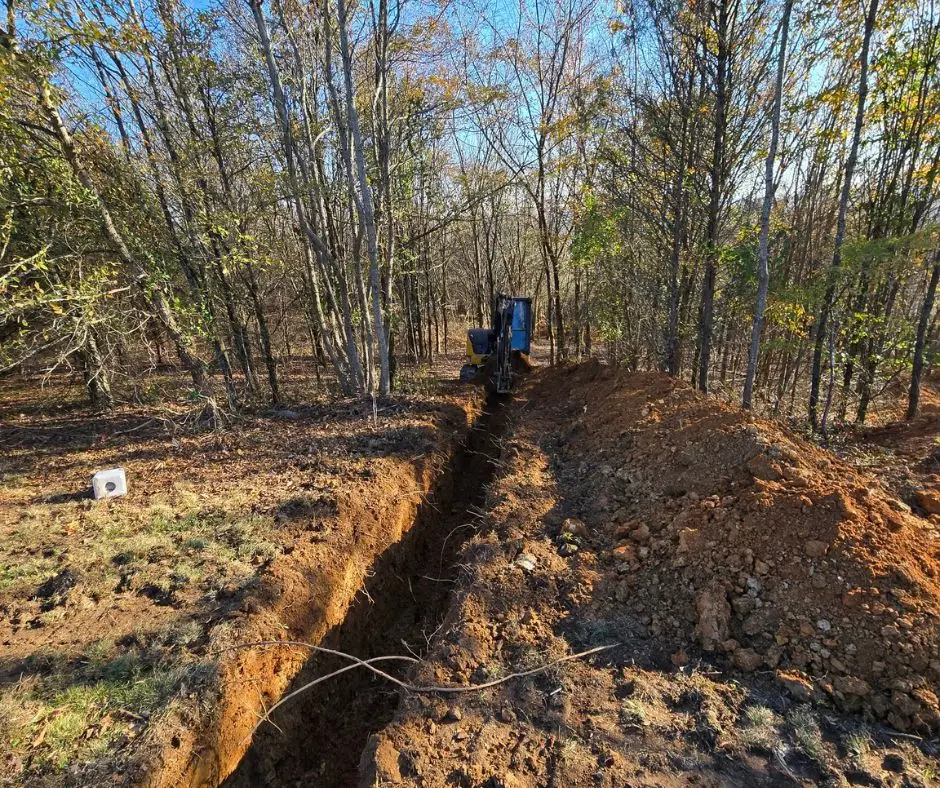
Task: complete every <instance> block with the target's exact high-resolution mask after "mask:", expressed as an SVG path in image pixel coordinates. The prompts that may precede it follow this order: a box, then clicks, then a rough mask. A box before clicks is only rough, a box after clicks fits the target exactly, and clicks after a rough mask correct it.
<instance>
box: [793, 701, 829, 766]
mask: <svg viewBox="0 0 940 788" xmlns="http://www.w3.org/2000/svg"><path fill="white" fill-rule="evenodd" d="M787 724H788V725H789V726H790V730H791V732H792V734H793V739H794V741H795V742H796V744H797V745H798V746H799V748H800V749H801V750H802V751H803V753H805V754H806V755H807V756H808V757H809V758H810V759H812V760H813V761H815V762H816V764H817V765H818V766H820V767H821V768H823V769H826V768H828V759H827V758H826V750H825V745H824V744H823V737H822V731H821V730H820V729H819V722H818V721H817V720H816V715H815V714H814V713H813V710H812V709H811V708H810V707H809V706H799V707H798V708H796V709H794V710H793V711H792V712H790V714H789V716H788V717H787Z"/></svg>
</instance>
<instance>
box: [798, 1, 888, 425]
mask: <svg viewBox="0 0 940 788" xmlns="http://www.w3.org/2000/svg"><path fill="white" fill-rule="evenodd" d="M877 14H878V0H871V2H870V4H869V6H868V12H867V13H866V14H865V34H864V38H863V39H862V52H861V55H860V62H859V77H858V103H857V105H856V108H855V126H854V128H853V130H852V144H851V147H850V148H849V157H848V160H847V161H846V164H845V174H844V176H843V180H842V192H841V194H840V195H839V214H838V218H837V220H836V237H835V248H834V250H833V253H832V264H831V265H830V266H829V273H828V276H827V279H828V282H827V285H826V293H825V295H824V296H823V303H822V307H821V308H820V310H819V317H818V318H817V320H816V335H815V342H814V345H813V365H812V373H811V376H812V377H811V380H810V393H809V422H810V425H811V426H812V428H813V429H816V426H817V421H818V406H819V386H820V380H821V376H822V356H823V344H824V342H825V340H826V327H827V323H828V322H829V316H830V313H831V312H832V306H833V303H834V301H835V294H836V287H837V285H838V278H839V273H840V270H841V268H842V241H843V240H844V238H845V222H846V213H847V212H848V205H849V194H850V192H851V189H852V175H853V173H854V172H855V164H856V162H857V161H858V148H859V144H860V143H861V138H862V126H863V124H864V122H865V99H866V97H867V95H868V50H869V48H870V46H871V37H872V34H873V33H874V30H875V19H876V16H877Z"/></svg>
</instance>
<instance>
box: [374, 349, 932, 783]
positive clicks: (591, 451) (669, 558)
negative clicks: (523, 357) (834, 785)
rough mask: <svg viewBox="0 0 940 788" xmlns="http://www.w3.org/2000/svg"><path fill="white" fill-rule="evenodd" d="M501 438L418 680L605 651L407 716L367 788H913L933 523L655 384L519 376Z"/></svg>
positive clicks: (921, 723) (927, 749)
mask: <svg viewBox="0 0 940 788" xmlns="http://www.w3.org/2000/svg"><path fill="white" fill-rule="evenodd" d="M510 434H511V436H512V438H511V440H510V441H508V442H507V443H506V444H504V446H503V452H502V454H501V456H500V461H501V469H502V472H501V474H500V476H499V478H498V479H497V480H496V481H495V482H494V486H493V489H492V492H491V496H490V500H489V502H488V503H489V516H490V518H491V519H490V520H489V525H490V528H489V529H483V530H481V532H480V534H479V535H477V536H476V537H474V539H473V540H472V541H471V542H470V543H469V544H468V546H467V548H466V550H465V552H464V555H463V556H462V559H461V560H462V563H463V564H465V565H467V566H469V567H470V569H469V572H468V574H467V575H466V576H465V577H463V578H462V579H461V583H460V585H459V587H458V590H457V592H456V594H455V596H454V597H453V598H452V599H453V602H452V607H451V610H450V613H449V615H448V618H447V623H446V626H445V628H444V630H443V631H444V632H445V633H446V634H445V635H444V636H443V637H442V638H441V640H440V641H439V642H438V643H437V644H436V645H435V646H434V648H433V649H432V652H431V655H430V658H429V660H428V661H427V662H426V663H424V664H423V665H421V666H420V667H419V668H418V669H417V670H416V671H415V676H414V678H415V679H416V681H417V682H418V683H422V684H435V685H463V686H467V685H470V684H478V683H480V682H482V681H485V680H487V679H492V678H498V677H500V676H506V675H507V674H510V673H516V672H519V671H522V670H526V669H530V668H532V667H535V666H538V665H540V664H544V663H545V662H546V661H548V660H550V659H553V658H557V657H562V656H564V655H567V654H571V653H573V652H576V651H579V650H583V649H586V648H589V647H592V646H596V645H602V644H619V645H618V646H617V647H616V648H614V649H611V650H610V651H608V652H604V653H603V654H601V655H597V656H595V657H592V658H590V659H589V660H578V661H568V662H564V663H562V664H560V665H556V666H555V667H554V668H552V669H551V670H549V671H547V672H544V673H540V674H537V675H536V676H532V677H528V678H525V679H512V680H510V681H507V682H505V683H503V684H500V685H498V686H497V687H496V688H494V689H489V690H486V691H485V692H473V693H467V694H464V695H461V696H457V699H456V700H454V696H441V697H436V696H433V695H425V696H418V697H406V698H405V700H404V702H403V704H402V707H401V709H400V710H399V713H398V715H397V716H396V719H395V721H394V722H393V723H392V725H391V726H389V727H388V728H386V729H385V730H384V731H383V732H382V733H380V734H379V735H378V736H376V737H374V738H373V740H372V742H371V746H370V750H369V752H368V754H367V758H366V759H365V760H364V762H363V769H362V772H361V775H360V777H361V780H362V782H363V783H364V784H388V783H393V784H413V785H435V786H436V785H468V786H469V785H473V786H477V785H492V786H497V785H507V786H508V785H566V786H567V785H625V784H634V785H637V784H640V785H653V784H657V785H672V784H687V783H688V782H690V781H696V782H699V783H703V784H727V783H729V782H731V783H735V784H793V783H803V784H818V783H821V782H839V781H848V782H851V783H855V784H899V785H900V784H905V785H922V784H929V783H930V782H932V780H933V779H934V777H935V775H936V773H937V765H938V762H937V760H936V756H937V751H936V743H935V742H934V743H933V744H931V741H933V739H932V738H931V737H933V736H935V732H936V731H937V728H938V723H940V707H938V703H937V694H936V693H937V691H938V685H940V654H938V647H940V550H938V541H937V534H936V531H935V530H934V529H933V526H932V523H931V522H930V521H929V520H925V519H923V518H919V517H915V516H912V515H911V514H910V513H909V511H908V510H907V507H906V506H904V505H903V504H901V503H900V502H899V501H897V500H896V499H895V498H893V497H892V496H891V495H890V494H889V493H887V492H886V491H885V490H884V489H883V488H882V487H881V486H880V485H878V484H877V483H876V482H875V481H874V480H873V479H872V478H871V477H868V476H865V475H864V474H859V473H857V472H856V471H855V470H853V469H852V468H851V467H849V466H848V465H846V464H845V463H843V462H841V461H839V460H837V459H835V458H834V457H833V456H832V455H831V454H830V453H828V452H826V451H823V450H820V449H817V448H815V447H813V446H811V445H809V444H807V443H806V442H804V441H802V440H801V439H800V438H799V437H797V436H796V435H794V434H792V433H790V432H788V431H787V430H784V429H782V428H781V427H780V426H779V425H777V424H775V423H770V422H764V421H760V420H757V419H753V418H751V417H749V416H747V415H744V414H742V413H741V412H740V411H737V410H734V409H731V408H727V407H724V406H722V405H720V404H719V403H716V402H715V401H714V400H710V399H708V398H705V397H702V396H700V395H698V394H697V393H695V392H693V391H692V390H690V389H689V388H688V387H687V386H685V385H683V384H681V383H678V382H676V381H675V380H672V379H670V378H667V377H664V376H660V375H641V374H638V375H627V374H622V373H619V372H617V371H615V370H612V369H609V368H606V367H603V366H601V365H598V364H586V365H582V366H580V367H575V368H566V369H556V370H546V371H543V372H541V373H537V374H536V375H535V376H534V377H533V379H532V380H530V381H529V382H528V383H527V384H526V385H524V386H523V387H522V388H521V389H520V390H519V392H518V393H517V395H516V398H515V402H514V404H513V406H512V408H511V427H510ZM898 731H900V732H904V733H902V734H901V735H898V733H897V732H898ZM905 733H906V734H910V736H912V737H913V738H908V737H907V736H906V735H905ZM912 743H917V744H918V745H919V746H918V747H915V746H913V745H912Z"/></svg>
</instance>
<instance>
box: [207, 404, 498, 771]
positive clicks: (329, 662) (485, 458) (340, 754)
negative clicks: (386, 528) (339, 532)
mask: <svg viewBox="0 0 940 788" xmlns="http://www.w3.org/2000/svg"><path fill="white" fill-rule="evenodd" d="M502 415H503V403H502V402H501V401H500V400H499V399H498V398H495V397H494V398H491V399H490V402H489V404H488V406H487V410H486V412H485V413H484V414H483V415H482V416H481V417H480V419H479V420H478V422H477V423H476V424H475V425H474V427H473V429H472V430H471V432H470V436H469V440H468V441H467V444H466V446H465V447H464V448H463V449H461V450H459V451H458V452H457V454H456V455H455V457H454V460H453V463H452V465H451V468H450V469H449V470H448V471H445V472H444V473H442V474H441V477H440V479H439V481H438V482H437V483H436V485H435V491H434V494H433V496H431V497H430V498H429V499H427V500H426V501H425V503H423V504H422V506H421V508H420V510H419V512H418V515H417V518H416V521H415V524H414V525H413V526H412V527H411V528H410V529H409V531H408V533H407V534H406V535H405V536H404V537H403V538H402V539H401V541H399V542H398V543H397V544H395V545H394V546H392V547H390V548H389V549H388V550H386V551H385V552H384V553H383V554H382V556H381V557H380V558H379V559H378V560H377V561H376V562H375V564H374V565H373V566H372V568H371V570H370V573H369V574H370V577H369V579H368V580H367V582H366V585H365V589H364V590H363V591H362V592H360V594H359V595H358V596H357V598H356V602H355V603H354V604H353V605H352V607H351V608H350V610H349V612H348V614H347V615H346V617H345V619H344V620H343V622H342V624H340V625H339V626H337V627H335V628H334V629H333V630H331V631H330V632H329V633H328V634H327V635H326V637H325V638H324V639H323V640H322V642H320V643H319V645H321V646H325V647H327V648H331V649H337V650H339V651H342V652H344V653H347V654H353V655H355V656H357V657H359V658H360V659H368V658H372V657H376V656H383V655H388V654H398V653H402V654H411V655H414V656H417V657H422V656H423V655H424V654H425V652H426V651H427V649H428V646H429V644H430V643H431V642H432V639H433V638H434V637H436V636H438V635H439V634H440V633H439V628H440V624H441V619H442V617H443V614H444V612H445V611H446V602H447V599H448V595H449V594H450V591H451V588H452V584H453V583H454V578H455V574H456V571H455V566H454V559H455V557H456V555H457V553H458V552H459V550H460V548H461V546H462V545H463V543H464V541H465V540H466V539H467V538H468V537H469V536H470V535H472V534H473V533H474V532H475V531H476V529H477V525H478V522H479V517H480V512H479V510H478V507H479V505H480V504H481V503H482V502H483V497H484V490H485V486H486V484H487V483H488V481H489V479H490V478H491V476H492V474H493V468H494V466H493V463H492V458H493V457H494V456H496V455H497V454H498V441H499V434H500V432H501V424H502ZM346 664H348V661H347V660H344V659H341V658H339V657H332V656H329V655H317V656H315V657H313V658H311V659H310V661H309V663H308V664H307V666H306V667H305V668H304V670H303V671H301V672H300V674H298V676H297V678H296V679H295V680H294V681H293V683H292V684H291V687H290V688H289V691H292V690H294V689H296V688H298V687H301V686H303V685H305V684H307V683H308V682H310V681H311V680H312V679H315V678H316V677H318V676H323V675H326V674H328V673H331V672H333V671H335V670H338V669H339V668H341V667H343V666H344V665H346ZM383 667H386V666H383ZM391 669H392V670H393V672H399V673H400V672H401V671H396V670H395V669H394V667H393V668H391ZM397 705H398V696H397V694H396V693H395V692H394V691H393V688H391V687H389V686H387V685H383V684H382V683H379V682H377V681H376V680H375V678H374V676H373V674H371V673H369V672H367V671H365V670H361V669H357V670H353V671H348V672H346V673H344V674H342V675H341V676H339V677H337V678H335V679H331V680H329V681H328V682H326V683H323V684H320V685H318V686H317V687H316V688H313V689H311V690H309V691H306V692H305V693H304V694H303V695H301V696H299V697H298V698H297V699H296V700H293V701H291V702H289V705H285V706H284V707H282V708H281V709H279V710H277V711H276V712H275V713H274V714H273V716H272V719H271V723H272V724H266V725H264V726H263V727H262V728H261V729H259V731H258V733H257V734H256V735H255V738H254V741H253V743H252V747H251V749H250V750H249V751H248V753H247V754H246V756H245V759H244V760H243V761H242V763H241V764H240V766H239V768H238V770H237V771H236V772H235V773H234V774H233V775H232V776H231V777H230V778H229V779H228V780H227V781H226V782H225V785H226V786H232V787H236V786H237V787H241V786H246V787H247V786H255V785H262V784H263V785H318V786H343V785H352V784H354V783H355V782H356V774H357V770H358V767H359V758H360V754H361V753H362V751H363V749H364V748H365V745H366V741H367V739H368V737H369V735H370V734H371V733H374V732H375V731H377V730H380V729H381V728H382V727H384V725H386V724H387V723H388V722H389V721H390V720H391V718H392V716H393V714H394V712H395V709H396V707H397Z"/></svg>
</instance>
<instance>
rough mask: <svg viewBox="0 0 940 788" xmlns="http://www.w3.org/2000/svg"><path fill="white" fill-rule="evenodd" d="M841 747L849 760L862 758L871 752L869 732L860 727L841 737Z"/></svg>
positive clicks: (865, 728)
mask: <svg viewBox="0 0 940 788" xmlns="http://www.w3.org/2000/svg"><path fill="white" fill-rule="evenodd" d="M842 745H843V746H844V747H845V751H846V753H847V754H848V755H849V757H851V758H856V759H858V758H862V757H864V756H865V755H867V754H868V753H869V751H870V750H871V731H870V730H869V729H868V728H867V727H865V726H861V727H859V728H856V729H855V730H853V731H849V732H848V733H846V734H845V736H843V737H842Z"/></svg>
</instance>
